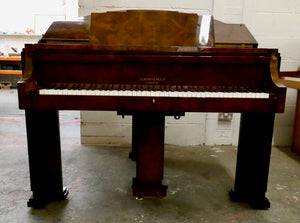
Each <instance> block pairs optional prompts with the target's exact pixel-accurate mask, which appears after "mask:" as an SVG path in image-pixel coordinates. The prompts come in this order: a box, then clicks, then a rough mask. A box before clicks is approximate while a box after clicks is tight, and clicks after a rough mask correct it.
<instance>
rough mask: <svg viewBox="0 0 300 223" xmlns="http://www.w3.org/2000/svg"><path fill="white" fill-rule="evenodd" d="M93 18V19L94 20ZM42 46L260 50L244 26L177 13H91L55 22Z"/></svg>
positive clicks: (130, 11) (149, 11) (135, 11)
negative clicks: (239, 48) (75, 18)
mask: <svg viewBox="0 0 300 223" xmlns="http://www.w3.org/2000/svg"><path fill="white" fill-rule="evenodd" d="M91 17H92V19H91ZM40 43H51V44H74V43H75V44H91V45H100V46H114V47H120V46H125V47H128V46H129V47H136V46H143V47H146V48H147V47H152V46H156V47H164V48H165V47H187V48H188V47H191V48H195V47H196V48H198V47H211V46H213V47H257V42H256V40H255V39H254V38H253V36H252V35H251V33H250V32H249V30H248V29H247V28H246V26H245V25H242V24H226V23H223V22H220V21H217V20H214V19H213V18H212V17H211V16H199V15H197V14H191V13H182V12H176V11H154V10H128V11H114V12H105V13H92V15H91V16H86V17H84V18H83V19H79V20H77V21H58V22H53V23H52V25H51V26H50V27H49V29H48V30H47V32H46V33H45V34H44V35H43V38H42V39H41V41H40Z"/></svg>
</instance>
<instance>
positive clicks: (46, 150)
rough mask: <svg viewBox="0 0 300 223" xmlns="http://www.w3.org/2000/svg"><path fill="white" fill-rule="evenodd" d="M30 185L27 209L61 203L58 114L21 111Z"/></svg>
mask: <svg viewBox="0 0 300 223" xmlns="http://www.w3.org/2000/svg"><path fill="white" fill-rule="evenodd" d="M25 117H26V129H27V143H28V158H29V172H30V184H31V190H32V193H33V194H32V197H31V198H30V199H29V201H28V203H27V205H28V207H33V208H41V207H43V206H45V205H46V204H47V203H48V202H49V201H57V200H64V199H66V197H67V196H68V192H69V191H68V189H67V188H64V187H63V184H62V167H61V149H60V133H59V119H58V111H47V110H25Z"/></svg>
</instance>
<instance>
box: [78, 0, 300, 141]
mask: <svg viewBox="0 0 300 223" xmlns="http://www.w3.org/2000/svg"><path fill="white" fill-rule="evenodd" d="M78 3H79V15H80V16H85V15H89V14H90V13H91V12H105V11H112V10H126V9H158V10H159V9H161V10H176V11H183V12H193V13H199V14H212V15H213V16H214V18H215V19H218V20H220V21H223V22H226V23H243V24H245V25H246V26H247V27H248V28H249V29H250V31H251V33H252V34H253V35H254V37H255V38H256V39H257V41H258V42H259V47H269V48H279V51H280V52H281V55H282V64H281V70H296V69H297V67H298V65H300V29H298V26H299V25H300V1H296V0H286V1H282V0H203V1H198V0H185V1H182V0H152V1H147V0H79V1H78ZM295 99H296V91H295V90H288V94H287V102H286V111H285V113H284V114H278V115H276V122H275V128H274V140H273V141H274V144H276V145H290V144H291V138H292V130H293V122H294V110H295ZM81 114H82V129H81V130H82V131H81V133H82V138H81V139H82V143H131V118H130V117H127V118H125V119H122V118H121V117H118V116H116V113H115V112H82V113H81ZM239 119H240V114H234V115H233V119H232V121H219V120H218V114H217V113H207V114H206V113H186V116H185V117H182V118H181V119H180V120H174V119H172V118H171V117H168V118H167V119H166V143H170V144H179V145H197V144H207V145H214V144H232V145H237V142H238V131H239ZM90 134H91V135H90Z"/></svg>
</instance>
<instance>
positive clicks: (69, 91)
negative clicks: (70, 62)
mask: <svg viewBox="0 0 300 223" xmlns="http://www.w3.org/2000/svg"><path fill="white" fill-rule="evenodd" d="M104 89H105V88H104ZM104 89H94V88H92V87H88V88H84V89H82V88H79V89H76V88H74V87H71V88H61V87H55V88H44V89H40V90H39V94H40V95H73V96H74V95H77V96H119V97H121V96H127V97H128V96H129V97H130V96H131V97H179V98H261V99H266V98H269V94H268V93H264V92H257V91H250V90H248V91H245V90H243V91H234V90H232V89H231V90H230V91H226V90H203V89H199V88H197V89H195V88H189V87H176V88H172V89H170V88H169V89H168V90H166V89H160V88H152V89H147V88H142V89H138V88H122V89H109V90H108V89H105V90H104Z"/></svg>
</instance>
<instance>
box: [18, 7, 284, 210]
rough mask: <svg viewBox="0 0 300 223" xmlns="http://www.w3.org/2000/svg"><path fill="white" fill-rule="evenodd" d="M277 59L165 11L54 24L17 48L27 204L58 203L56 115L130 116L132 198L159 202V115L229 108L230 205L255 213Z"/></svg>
mask: <svg viewBox="0 0 300 223" xmlns="http://www.w3.org/2000/svg"><path fill="white" fill-rule="evenodd" d="M279 61H280V55H279V53H278V51H277V50H276V49H259V48H257V43H256V41H255V40H254V38H253V37H252V36H251V34H250V33H249V31H248V30H247V28H246V27H245V26H243V25H229V24H224V23H221V22H219V21H216V20H214V19H213V18H212V17H210V16H199V15H196V14H187V13H180V12H174V11H172V12H171V11H151V10H149V11H148V10H132V11H122V12H120V11H118V12H106V13H94V14H92V15H91V16H89V17H85V18H84V19H82V20H79V21H74V22H66V21H65V22H54V23H53V24H52V25H51V26H50V28H49V29H48V31H47V32H46V33H45V35H44V36H43V38H42V39H41V40H40V42H39V43H37V44H27V45H26V46H25V49H24V51H23V64H24V66H23V68H24V70H23V80H22V81H20V82H19V83H18V95H19V107H20V108H21V109H25V116H26V126H27V140H28V154H29V168H30V183H31V190H32V192H33V195H32V197H31V198H30V200H29V201H28V206H30V207H34V208H37V207H42V206H44V205H45V204H46V203H47V202H49V201H53V200H63V199H65V198H66V197H67V195H68V189H67V188H65V187H63V183H62V169H61V151H60V135H59V119H58V110H106V111H117V112H118V114H120V115H132V116H133V123H132V124H133V128H132V131H133V136H132V153H131V158H133V159H136V161H137V168H136V177H135V178H134V179H133V185H132V188H133V195H134V196H137V197H139V198H142V197H144V196H157V197H164V196H166V192H167V186H166V185H163V184H162V179H163V163H164V125H165V116H169V115H172V116H175V117H179V116H182V115H184V113H185V112H239V113H242V115H241V127H240V135H239V144H238V155H237V165H236V176H235V185H234V189H233V190H232V191H230V197H231V199H232V200H233V201H239V202H248V203H249V204H250V205H251V206H252V207H253V208H255V209H266V208H269V207H270V203H269V201H268V199H267V198H266V197H265V193H266V191H267V181H268V172H269V162H270V152H271V143H272V132H273V124H274V116H275V113H281V112H283V111H284V103H285V94H286V90H285V88H280V87H278V86H276V83H275V82H274V81H273V80H276V78H278V68H279Z"/></svg>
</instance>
